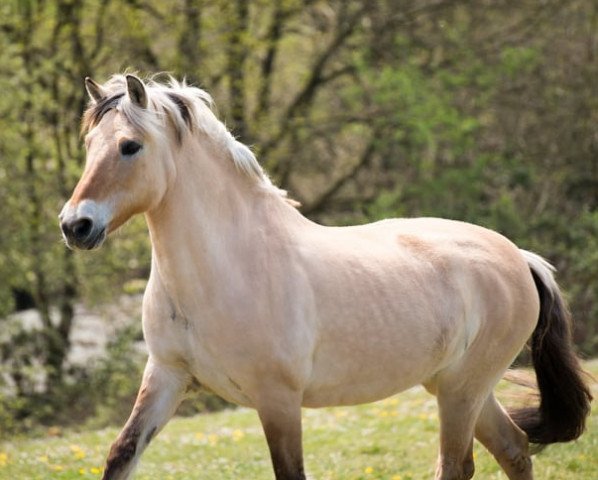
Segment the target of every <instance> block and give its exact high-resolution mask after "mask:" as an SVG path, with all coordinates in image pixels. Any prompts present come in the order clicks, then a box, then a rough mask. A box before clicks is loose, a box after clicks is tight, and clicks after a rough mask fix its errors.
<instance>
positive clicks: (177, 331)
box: [143, 313, 251, 406]
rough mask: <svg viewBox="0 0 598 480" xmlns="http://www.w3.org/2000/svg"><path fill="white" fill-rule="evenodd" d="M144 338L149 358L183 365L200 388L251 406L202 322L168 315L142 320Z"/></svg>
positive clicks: (210, 333)
mask: <svg viewBox="0 0 598 480" xmlns="http://www.w3.org/2000/svg"><path fill="white" fill-rule="evenodd" d="M143 326H144V335H145V340H146V343H147V345H148V350H149V352H150V354H151V355H152V356H153V357H155V358H156V359H157V360H159V361H161V362H165V363H169V364H177V365H183V366H184V368H186V369H187V370H188V371H189V373H190V374H191V375H192V376H193V377H195V378H196V379H197V380H198V381H199V382H200V383H201V384H202V385H203V386H205V387H207V388H209V389H210V390H212V391H214V392H215V393H217V394H218V395H220V396H221V397H223V398H225V399H226V400H229V401H231V402H234V403H238V404H241V405H247V406H251V402H250V401H249V399H248V398H247V397H246V396H245V395H244V393H243V391H242V388H241V387H240V385H239V383H238V382H237V381H235V378H234V377H235V376H234V374H232V373H230V372H229V371H228V370H230V368H229V367H230V366H229V365H226V363H225V362H224V361H223V358H222V352H221V351H220V349H218V348H216V346H217V345H218V342H216V341H214V338H213V337H214V334H213V332H212V331H211V330H210V329H209V328H206V327H207V325H206V324H205V322H198V321H197V319H195V318H187V317H186V316H184V315H182V314H177V313H172V314H168V315H167V316H164V315H161V316H160V317H158V318H156V317H155V316H151V315H148V316H146V317H144V322H143Z"/></svg>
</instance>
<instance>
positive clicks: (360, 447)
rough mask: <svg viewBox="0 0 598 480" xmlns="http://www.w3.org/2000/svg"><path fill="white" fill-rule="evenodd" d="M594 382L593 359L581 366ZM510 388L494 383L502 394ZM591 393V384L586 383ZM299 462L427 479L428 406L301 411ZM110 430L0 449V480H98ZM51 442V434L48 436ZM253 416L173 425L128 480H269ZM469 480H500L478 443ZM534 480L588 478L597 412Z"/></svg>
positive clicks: (323, 479)
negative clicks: (302, 452)
mask: <svg viewBox="0 0 598 480" xmlns="http://www.w3.org/2000/svg"><path fill="white" fill-rule="evenodd" d="M587 368H588V370H590V371H591V372H592V373H593V374H594V376H598V360H594V361H592V362H589V363H587ZM515 390H516V387H514V386H511V385H501V387H500V391H501V394H502V396H507V397H508V396H509V395H510V394H512V393H514V391H515ZM593 391H594V394H595V396H596V394H598V384H596V383H595V384H594V385H593ZM303 418H304V432H305V434H304V438H305V441H304V443H305V463H306V468H307V471H308V472H309V474H310V476H311V477H312V478H314V479H318V480H332V479H338V480H371V479H388V480H399V479H400V480H408V479H431V478H433V473H434V465H435V460H436V451H437V448H438V421H437V414H436V404H435V401H434V398H433V397H431V396H430V395H428V394H426V393H425V392H424V391H423V390H421V389H413V390H410V391H408V392H405V393H402V394H400V395H397V396H395V397H392V398H389V399H387V400H384V401H381V402H377V403H373V404H369V405H362V406H359V407H342V408H329V409H321V410H305V411H304V416H303ZM117 433H118V430H117V429H114V428H110V429H104V430H100V431H92V432H88V433H72V432H60V431H57V430H56V429H51V430H49V432H48V435H47V436H46V437H44V438H18V439H14V440H12V441H5V442H4V443H0V479H11V480H12V479H31V480H34V479H46V478H53V479H54V478H56V479H91V478H98V477H99V476H100V471H101V466H102V464H103V460H104V457H105V455H106V452H107V450H108V448H109V445H110V443H111V441H112V440H113V439H114V437H115V436H116V434H117ZM52 435H54V436H52ZM267 452H268V450H267V446H266V442H265V440H264V437H263V434H262V431H261V427H260V424H259V421H258V418H257V415H256V413H255V412H254V411H252V410H246V409H239V410H233V411H225V412H220V413H216V414H209V415H199V416H196V417H193V418H175V419H173V420H172V421H171V422H170V423H169V424H168V425H167V426H166V428H165V429H164V431H163V432H162V433H160V435H159V436H158V437H157V438H156V439H155V440H154V442H153V443H152V444H151V445H150V447H149V448H148V449H147V451H146V452H145V454H144V455H143V457H142V459H141V464H140V467H139V469H138V471H137V476H136V477H135V478H136V479H139V480H149V479H164V480H168V479H181V480H182V479H185V480H188V479H209V480H225V479H227V480H230V479H238V478H242V479H248V480H253V479H272V478H273V475H272V473H271V467H270V459H269V457H268V453H267ZM475 459H476V472H477V473H476V477H475V478H479V479H506V476H505V475H503V474H502V473H501V472H500V470H499V468H498V466H497V464H496V462H495V461H494V459H493V458H492V457H491V456H490V454H488V453H487V452H486V451H485V450H484V449H483V447H481V446H480V445H479V444H478V445H476V449H475ZM534 468H535V474H536V478H538V479H550V480H570V479H572V478H575V479H576V480H584V479H585V480H595V479H596V478H598V411H597V409H596V408H594V410H593V414H592V417H591V419H590V422H589V425H588V431H587V432H586V433H585V435H584V436H583V437H582V438H581V439H580V440H578V441H577V442H574V443H569V444H563V445H554V446H551V447H549V448H547V449H546V450H544V451H543V452H542V453H540V454H539V455H536V456H535V457H534Z"/></svg>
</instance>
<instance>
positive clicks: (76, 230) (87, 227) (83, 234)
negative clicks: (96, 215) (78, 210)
mask: <svg viewBox="0 0 598 480" xmlns="http://www.w3.org/2000/svg"><path fill="white" fill-rule="evenodd" d="M92 229H93V222H92V221H91V219H89V218H80V219H79V220H76V221H75V222H73V224H72V225H70V230H71V231H72V232H73V236H74V237H75V238H77V239H79V240H84V239H85V238H87V237H88V236H89V234H90V233H91V230H92Z"/></svg>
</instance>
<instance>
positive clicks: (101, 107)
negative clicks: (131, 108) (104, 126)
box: [86, 92, 125, 126]
mask: <svg viewBox="0 0 598 480" xmlns="http://www.w3.org/2000/svg"><path fill="white" fill-rule="evenodd" d="M124 96H125V94H124V92H122V93H116V94H114V95H112V96H110V97H105V98H103V99H102V100H100V101H99V102H98V103H96V104H95V105H94V106H93V107H91V109H90V110H88V112H87V114H86V117H87V118H88V121H87V123H88V124H89V125H90V126H93V125H97V124H98V123H100V120H102V117H103V116H104V115H106V113H108V111H109V110H112V109H113V108H116V105H118V102H119V101H120V99H121V98H122V97H124Z"/></svg>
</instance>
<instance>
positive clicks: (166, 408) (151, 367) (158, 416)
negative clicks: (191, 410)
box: [102, 358, 189, 480]
mask: <svg viewBox="0 0 598 480" xmlns="http://www.w3.org/2000/svg"><path fill="white" fill-rule="evenodd" d="M188 383H189V377H188V375H187V374H186V373H185V372H183V371H180V370H173V369H172V368H167V367H165V366H163V365H160V364H157V363H155V362H154V361H152V359H151V358H150V359H149V360H148V362H147V365H146V367H145V372H144V373H143V381H142V383H141V388H140V389H139V394H138V395H137V400H136V401H135V406H134V407H133V411H132V412H131V416H130V417H129V420H128V421H127V423H126V424H125V426H124V428H123V429H122V431H121V432H120V434H119V436H118V438H117V439H116V441H115V442H114V443H113V444H112V447H111V448H110V454H109V455H108V460H107V461H106V468H105V470H104V475H103V477H102V479H103V480H126V479H128V478H130V476H131V474H132V473H133V470H134V468H135V465H136V463H137V460H138V459H139V456H140V455H141V453H142V452H143V450H144V449H145V447H147V445H148V444H149V442H150V440H151V439H152V438H153V437H154V435H155V434H156V433H157V432H159V431H160V430H161V429H162V427H163V426H164V425H165V424H166V422H167V421H168V420H169V419H170V417H171V416H172V415H173V413H174V411H175V410H176V408H177V407H178V405H179V403H180V401H181V399H182V398H183V394H184V392H185V390H186V388H187V385H188Z"/></svg>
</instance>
